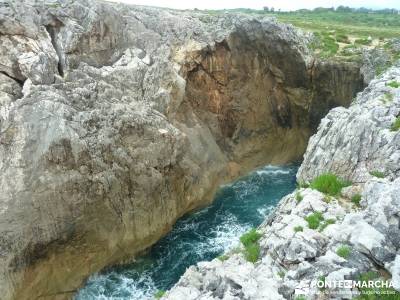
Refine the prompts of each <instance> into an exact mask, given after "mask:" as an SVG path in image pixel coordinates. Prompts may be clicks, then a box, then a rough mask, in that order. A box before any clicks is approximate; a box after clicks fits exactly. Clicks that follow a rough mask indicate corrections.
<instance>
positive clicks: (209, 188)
mask: <svg viewBox="0 0 400 300" xmlns="http://www.w3.org/2000/svg"><path fill="white" fill-rule="evenodd" d="M0 16H1V22H0V34H1V35H0V78H1V83H0V190H1V193H0V295H1V297H2V299H6V300H7V299H19V300H20V299H35V298H41V299H64V298H71V296H72V295H73V293H74V292H75V290H76V288H77V287H79V286H80V284H82V282H83V280H84V279H85V278H86V277H87V276H88V275H89V274H91V273H93V272H96V271H98V270H100V269H102V268H103V267H105V266H107V265H110V264H115V263H118V262H121V261H123V260H124V259H130V258H132V256H133V255H135V254H137V253H138V252H140V251H142V250H143V249H145V248H147V247H149V246H150V245H152V244H153V243H154V242H155V241H157V240H158V239H159V238H160V237H161V236H162V235H163V234H165V233H166V232H167V231H168V230H169V228H170V227H171V225H172V224H173V223H174V222H175V220H176V219H177V218H178V217H180V216H181V215H183V214H184V213H186V212H188V211H190V210H193V209H195V208H198V207H200V206H203V205H206V204H207V203H209V201H211V200H212V196H213V194H214V191H215V190H216V188H217V187H218V185H219V184H221V183H222V182H224V181H226V180H230V179H233V178H235V177H237V176H238V175H239V174H240V173H242V172H246V171H247V170H250V169H252V168H255V167H257V166H259V165H262V164H266V163H271V162H273V163H284V162H288V161H293V160H296V159H298V158H300V157H301V155H302V154H303V152H304V150H305V147H306V143H307V140H308V137H309V136H310V134H311V133H312V131H313V128H315V126H316V124H317V123H318V122H319V119H320V118H321V117H322V116H323V115H324V114H325V113H326V112H327V111H328V110H329V109H330V108H332V107H333V106H337V105H347V104H349V103H350V100H351V99H352V97H353V96H354V95H355V94H356V92H357V91H359V90H360V89H361V88H362V85H363V78H362V76H361V75H360V72H359V66H357V65H354V64H339V63H336V64H333V63H331V64H326V63H321V62H317V61H314V60H313V59H312V58H311V56H310V55H309V53H308V50H307V47H306V46H305V44H306V41H307V36H306V35H304V34H302V33H300V32H297V31H296V30H295V29H294V28H293V27H291V26H288V25H282V24H278V23H277V22H276V21H274V20H271V19H262V18H258V19H256V18H253V17H246V16H239V15H230V14H227V15H219V16H210V15H207V14H204V13H196V12H178V11H172V10H162V9H154V8H146V7H131V6H126V5H119V4H111V3H106V2H95V1H90V0H78V1H72V0H71V1H69V0H67V1H64V0H63V1H61V0H59V1H48V2H46V3H44V2H37V1H21V0H17V1H5V2H4V1H3V2H1V3H0Z"/></svg>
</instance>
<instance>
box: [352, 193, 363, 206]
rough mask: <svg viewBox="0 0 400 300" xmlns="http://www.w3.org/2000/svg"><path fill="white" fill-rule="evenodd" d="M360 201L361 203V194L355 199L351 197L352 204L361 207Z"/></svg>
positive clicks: (355, 196) (356, 195)
mask: <svg viewBox="0 0 400 300" xmlns="http://www.w3.org/2000/svg"><path fill="white" fill-rule="evenodd" d="M360 201H361V195H360V194H355V195H354V196H353V197H351V202H353V203H354V204H355V205H356V206H360Z"/></svg>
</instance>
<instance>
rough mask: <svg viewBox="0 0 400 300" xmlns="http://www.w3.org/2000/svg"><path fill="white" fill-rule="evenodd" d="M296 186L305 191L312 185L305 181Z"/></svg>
mask: <svg viewBox="0 0 400 300" xmlns="http://www.w3.org/2000/svg"><path fill="white" fill-rule="evenodd" d="M296 185H297V188H303V189H306V188H308V187H309V186H310V185H309V184H308V183H307V182H305V181H300V182H297V183H296Z"/></svg>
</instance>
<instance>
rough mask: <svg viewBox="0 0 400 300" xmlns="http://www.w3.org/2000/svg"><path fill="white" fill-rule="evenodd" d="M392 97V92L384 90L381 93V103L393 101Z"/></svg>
mask: <svg viewBox="0 0 400 300" xmlns="http://www.w3.org/2000/svg"><path fill="white" fill-rule="evenodd" d="M393 99H394V96H393V94H392V93H389V92H386V93H385V94H384V95H383V99H382V102H383V103H390V102H392V101H393Z"/></svg>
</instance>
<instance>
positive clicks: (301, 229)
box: [293, 226, 303, 232]
mask: <svg viewBox="0 0 400 300" xmlns="http://www.w3.org/2000/svg"><path fill="white" fill-rule="evenodd" d="M293 230H294V232H301V231H303V226H296V227H294V228H293Z"/></svg>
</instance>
